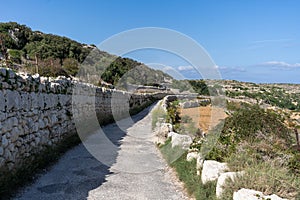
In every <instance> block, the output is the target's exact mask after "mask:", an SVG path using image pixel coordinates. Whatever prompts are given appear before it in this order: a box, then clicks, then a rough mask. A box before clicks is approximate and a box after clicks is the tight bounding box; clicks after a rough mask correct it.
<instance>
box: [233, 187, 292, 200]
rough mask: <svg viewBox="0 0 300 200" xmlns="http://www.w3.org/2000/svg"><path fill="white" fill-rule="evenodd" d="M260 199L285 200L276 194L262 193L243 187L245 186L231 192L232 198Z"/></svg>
mask: <svg viewBox="0 0 300 200" xmlns="http://www.w3.org/2000/svg"><path fill="white" fill-rule="evenodd" d="M262 199H269V200H287V199H283V198H281V197H279V196H277V195H276V194H272V195H270V196H267V195H264V194H263V193H262V192H259V191H255V190H250V189H245V188H242V189H240V190H239V191H237V192H234V193H233V200H262Z"/></svg>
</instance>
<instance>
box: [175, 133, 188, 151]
mask: <svg viewBox="0 0 300 200" xmlns="http://www.w3.org/2000/svg"><path fill="white" fill-rule="evenodd" d="M171 133H172V135H171V144H172V148H174V147H180V148H182V149H183V150H188V149H189V148H190V145H191V144H192V143H193V140H192V138H191V137H190V136H188V135H181V134H178V133H175V132H171Z"/></svg>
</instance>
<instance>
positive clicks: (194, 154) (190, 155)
mask: <svg viewBox="0 0 300 200" xmlns="http://www.w3.org/2000/svg"><path fill="white" fill-rule="evenodd" d="M198 154H199V153H198V152H195V151H193V152H189V153H188V154H187V155H186V161H188V162H192V161H193V160H195V159H197V158H198Z"/></svg>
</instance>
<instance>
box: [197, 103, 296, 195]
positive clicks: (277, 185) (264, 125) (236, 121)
mask: <svg viewBox="0 0 300 200" xmlns="http://www.w3.org/2000/svg"><path fill="white" fill-rule="evenodd" d="M228 109H229V110H230V112H231V114H230V116H229V117H227V118H226V119H225V123H224V127H222V128H221V127H215V129H214V130H212V131H211V132H210V133H209V134H208V138H207V139H205V140H203V139H200V141H202V143H195V145H194V146H192V147H193V148H198V149H199V150H200V149H201V146H202V144H203V143H204V142H207V141H210V140H212V141H213V140H214V139H211V138H210V136H213V134H214V131H217V130H220V128H221V130H222V131H221V135H220V137H219V138H218V140H217V141H216V144H215V146H214V147H213V149H212V150H211V151H210V152H209V153H208V154H207V155H206V157H205V159H208V160H210V159H212V160H217V161H220V162H227V163H228V165H229V167H230V171H245V175H244V176H242V177H240V178H238V180H236V181H235V182H232V181H228V184H227V185H226V192H225V194H224V199H229V198H232V194H233V191H236V190H238V189H240V188H242V187H244V188H250V189H254V190H259V191H262V192H264V193H267V194H273V193H275V194H277V195H279V196H282V197H285V198H300V196H299V195H300V194H298V191H299V188H300V178H299V175H300V163H299V160H300V152H299V151H298V150H297V149H296V148H295V144H296V141H295V138H294V133H293V130H292V129H291V128H289V127H287V125H286V124H285V120H286V116H282V115H280V114H278V113H276V112H274V111H271V110H264V109H262V108H260V107H259V106H258V105H251V104H247V103H241V104H240V103H237V104H234V103H229V105H228ZM271 169H272V170H271Z"/></svg>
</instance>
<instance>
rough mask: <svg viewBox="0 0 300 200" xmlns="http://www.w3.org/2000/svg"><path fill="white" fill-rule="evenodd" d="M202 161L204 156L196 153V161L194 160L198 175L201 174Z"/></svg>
mask: <svg viewBox="0 0 300 200" xmlns="http://www.w3.org/2000/svg"><path fill="white" fill-rule="evenodd" d="M203 162H204V158H203V157H202V156H201V154H198V157H197V161H196V169H197V175H198V176H200V174H201V170H202V167H203Z"/></svg>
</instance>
